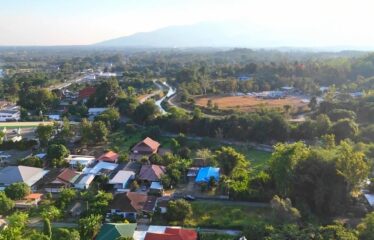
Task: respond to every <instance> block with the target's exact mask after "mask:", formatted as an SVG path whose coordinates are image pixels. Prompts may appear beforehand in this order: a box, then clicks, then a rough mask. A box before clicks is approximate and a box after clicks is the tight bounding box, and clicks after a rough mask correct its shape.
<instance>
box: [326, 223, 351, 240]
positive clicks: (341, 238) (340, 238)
mask: <svg viewBox="0 0 374 240" xmlns="http://www.w3.org/2000/svg"><path fill="white" fill-rule="evenodd" d="M319 234H320V235H321V240H330V239H334V240H358V237H357V233H356V232H355V231H353V230H350V229H347V228H345V227H344V226H343V225H342V224H334V225H327V226H323V227H320V228H319Z"/></svg>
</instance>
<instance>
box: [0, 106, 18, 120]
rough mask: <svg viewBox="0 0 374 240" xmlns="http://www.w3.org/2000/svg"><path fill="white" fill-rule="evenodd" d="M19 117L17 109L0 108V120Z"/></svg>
mask: <svg viewBox="0 0 374 240" xmlns="http://www.w3.org/2000/svg"><path fill="white" fill-rule="evenodd" d="M20 119H21V112H20V110H18V109H14V110H8V109H3V110H0V122H7V121H19V120H20Z"/></svg>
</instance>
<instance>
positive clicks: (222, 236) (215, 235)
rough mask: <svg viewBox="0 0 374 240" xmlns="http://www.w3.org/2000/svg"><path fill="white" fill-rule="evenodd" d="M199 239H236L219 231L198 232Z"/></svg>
mask: <svg viewBox="0 0 374 240" xmlns="http://www.w3.org/2000/svg"><path fill="white" fill-rule="evenodd" d="M199 239H200V240H236V239H237V237H236V236H232V235H229V234H219V233H199Z"/></svg>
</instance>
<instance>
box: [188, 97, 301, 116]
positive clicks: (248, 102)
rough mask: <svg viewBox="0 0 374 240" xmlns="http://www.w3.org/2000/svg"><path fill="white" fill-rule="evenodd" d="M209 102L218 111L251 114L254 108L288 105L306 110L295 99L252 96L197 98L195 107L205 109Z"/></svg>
mask: <svg viewBox="0 0 374 240" xmlns="http://www.w3.org/2000/svg"><path fill="white" fill-rule="evenodd" d="M209 100H211V101H212V104H213V105H218V107H219V108H220V109H237V110H240V111H243V112H251V111H254V110H255V109H256V108H261V107H266V108H283V106H285V105H290V106H291V107H292V108H306V107H307V103H305V102H303V101H302V100H301V99H300V98H297V97H286V98H281V99H262V98H257V97H254V96H221V95H218V96H199V97H196V98H195V102H196V105H198V106H202V107H206V106H207V105H208V101H209Z"/></svg>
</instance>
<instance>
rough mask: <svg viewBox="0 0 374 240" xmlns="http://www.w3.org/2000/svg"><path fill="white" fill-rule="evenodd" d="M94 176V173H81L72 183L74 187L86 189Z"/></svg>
mask: <svg viewBox="0 0 374 240" xmlns="http://www.w3.org/2000/svg"><path fill="white" fill-rule="evenodd" d="M94 178H95V175H93V174H82V175H81V176H80V177H79V178H78V179H77V181H76V182H75V183H74V187H75V188H77V189H82V190H84V189H88V188H89V186H90V185H91V183H92V181H93V180H94Z"/></svg>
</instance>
